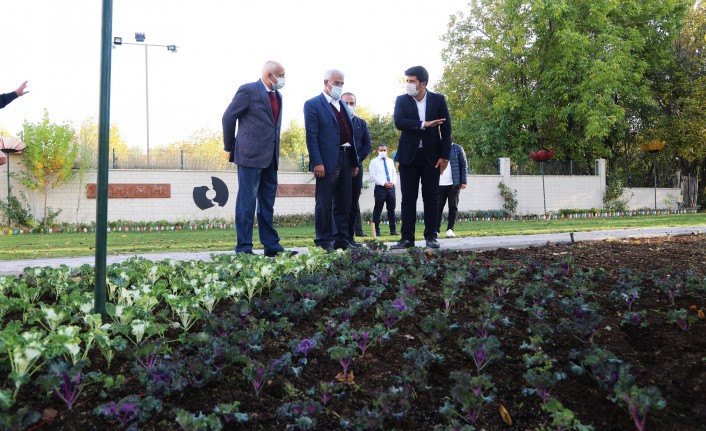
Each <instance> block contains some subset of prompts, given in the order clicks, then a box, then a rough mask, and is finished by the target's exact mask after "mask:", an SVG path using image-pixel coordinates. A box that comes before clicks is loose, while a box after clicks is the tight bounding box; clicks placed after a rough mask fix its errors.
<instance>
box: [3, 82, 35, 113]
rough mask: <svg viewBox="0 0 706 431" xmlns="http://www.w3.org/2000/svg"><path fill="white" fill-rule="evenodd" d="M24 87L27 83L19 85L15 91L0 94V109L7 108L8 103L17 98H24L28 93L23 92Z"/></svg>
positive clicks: (27, 91) (26, 91)
mask: <svg viewBox="0 0 706 431" xmlns="http://www.w3.org/2000/svg"><path fill="white" fill-rule="evenodd" d="M26 87H27V81H25V82H23V83H22V85H20V86H19V88H18V89H17V90H15V91H12V92H10V93H5V94H0V109H2V108H4V107H5V106H7V104H8V103H10V102H12V101H13V100H15V99H17V98H18V97H20V96H24V95H25V94H27V93H29V90H25V88H26Z"/></svg>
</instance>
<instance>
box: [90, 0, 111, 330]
mask: <svg viewBox="0 0 706 431" xmlns="http://www.w3.org/2000/svg"><path fill="white" fill-rule="evenodd" d="M102 21H103V22H102V30H101V81H100V82H101V88H100V102H99V104H100V106H99V108H100V109H99V114H98V178H97V191H96V265H95V284H94V287H93V289H94V290H93V310H94V312H95V313H100V314H101V316H103V317H104V318H105V315H106V313H105V290H106V280H105V277H106V254H107V249H108V242H107V233H106V230H107V228H108V167H109V162H110V160H109V159H110V144H109V137H110V60H111V50H112V35H113V0H103V17H102Z"/></svg>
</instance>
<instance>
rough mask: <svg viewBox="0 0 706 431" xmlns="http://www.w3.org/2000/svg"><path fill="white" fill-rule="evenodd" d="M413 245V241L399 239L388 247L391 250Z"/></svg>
mask: <svg viewBox="0 0 706 431" xmlns="http://www.w3.org/2000/svg"><path fill="white" fill-rule="evenodd" d="M411 247H414V243H413V242H412V241H410V240H408V239H401V240H399V241H397V244H395V245H393V246H392V247H390V249H391V250H402V249H405V248H411Z"/></svg>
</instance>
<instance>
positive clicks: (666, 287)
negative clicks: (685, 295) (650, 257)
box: [653, 269, 694, 305]
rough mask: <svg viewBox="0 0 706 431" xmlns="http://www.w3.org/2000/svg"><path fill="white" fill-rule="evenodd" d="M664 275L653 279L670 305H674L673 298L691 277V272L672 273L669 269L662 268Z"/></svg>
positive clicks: (680, 291) (674, 298)
mask: <svg viewBox="0 0 706 431" xmlns="http://www.w3.org/2000/svg"><path fill="white" fill-rule="evenodd" d="M664 272H666V274H665V275H663V276H661V277H659V276H658V277H655V278H654V279H653V281H654V284H655V286H657V288H658V289H659V290H661V291H662V292H663V293H664V294H665V295H666V296H667V298H669V301H670V302H671V304H672V305H675V300H676V298H677V296H679V295H680V294H681V293H682V291H683V290H684V287H685V286H687V285H688V283H689V279H691V278H693V275H694V274H693V272H691V271H688V272H686V273H674V274H673V273H672V271H671V270H668V269H667V270H664Z"/></svg>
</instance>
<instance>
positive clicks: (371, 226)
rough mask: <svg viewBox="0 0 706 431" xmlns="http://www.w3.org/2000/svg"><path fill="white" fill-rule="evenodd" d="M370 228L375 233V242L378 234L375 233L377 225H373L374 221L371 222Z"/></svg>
mask: <svg viewBox="0 0 706 431" xmlns="http://www.w3.org/2000/svg"><path fill="white" fill-rule="evenodd" d="M370 228H371V229H372V231H373V241H375V240H376V239H377V232H376V231H375V223H373V222H372V221H371V222H370Z"/></svg>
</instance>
